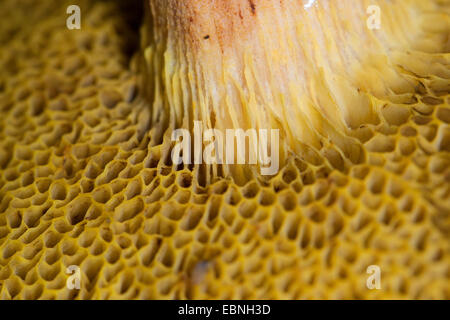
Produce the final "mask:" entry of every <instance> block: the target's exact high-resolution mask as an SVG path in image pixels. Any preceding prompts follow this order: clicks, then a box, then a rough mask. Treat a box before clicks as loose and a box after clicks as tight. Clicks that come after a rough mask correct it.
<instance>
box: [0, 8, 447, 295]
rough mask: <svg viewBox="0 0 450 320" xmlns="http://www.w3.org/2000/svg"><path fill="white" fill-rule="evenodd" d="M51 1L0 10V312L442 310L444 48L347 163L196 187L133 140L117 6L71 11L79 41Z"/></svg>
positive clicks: (136, 114)
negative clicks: (145, 303) (225, 303)
mask: <svg viewBox="0 0 450 320" xmlns="http://www.w3.org/2000/svg"><path fill="white" fill-rule="evenodd" d="M71 2H73V1H71ZM67 5H68V2H65V1H58V2H52V3H51V2H50V1H44V2H43V1H31V0H19V1H17V0H14V1H13V0H11V1H10V0H4V1H2V2H1V3H0V44H1V46H0V115H1V117H0V299H312V298H314V299H366V298H374V299H389V298H394V299H450V183H449V182H450V94H449V92H450V56H449V53H448V50H447V51H446V52H442V53H423V61H432V62H433V66H434V68H435V69H436V70H438V71H437V72H434V73H433V75H429V74H428V73H427V72H426V69H425V71H422V72H421V70H419V69H420V67H419V66H416V67H417V68H416V69H417V70H413V71H414V72H413V71H412V70H404V71H403V72H404V74H405V76H408V77H411V78H412V79H414V81H415V82H416V83H417V87H415V88H414V90H413V91H411V92H406V93H402V94H399V95H392V97H390V100H386V101H385V102H384V107H383V108H382V110H381V112H380V114H379V119H378V120H379V121H377V122H376V123H373V124H368V125H364V126H362V127H361V128H359V129H358V130H357V131H355V132H356V133H355V138H356V139H358V141H359V143H360V144H361V145H362V146H363V148H362V150H363V153H364V157H362V159H363V160H362V161H361V162H360V163H359V164H351V165H350V163H349V162H348V161H349V160H348V159H346V157H345V156H344V155H343V152H342V150H340V149H339V148H338V147H337V146H324V149H323V150H322V151H323V155H326V156H320V157H314V158H313V160H314V161H312V160H310V159H308V160H305V159H303V158H300V157H292V158H290V159H288V160H287V162H286V164H285V166H284V167H283V168H282V170H280V172H279V174H278V175H277V176H275V177H273V178H271V179H269V180H267V179H258V178H252V179H250V180H249V181H248V182H246V183H245V184H243V185H240V184H236V183H234V182H233V179H231V178H220V177H218V178H217V179H215V180H214V181H213V182H212V183H210V184H205V183H204V182H203V181H201V178H200V177H201V172H200V171H201V168H199V167H197V166H178V167H177V166H174V165H172V164H171V162H170V147H171V143H170V141H168V140H167V137H166V136H165V135H164V132H162V131H161V129H160V128H159V127H158V126H152V127H151V128H148V123H147V122H146V121H145V119H144V118H145V117H144V116H143V115H145V114H146V112H148V110H147V109H146V102H145V99H144V97H143V95H141V92H142V88H141V82H140V81H139V72H138V68H137V67H136V65H137V60H138V59H134V58H133V55H132V52H133V48H135V47H136V43H137V41H138V39H137V38H136V37H135V33H136V31H135V30H132V28H131V27H130V23H129V21H128V20H127V19H126V18H125V17H124V15H123V10H121V9H120V5H119V4H118V2H114V1H104V2H103V1H84V2H80V6H81V7H82V12H83V21H84V22H83V28H82V30H67V28H66V27H65V19H66V17H67V15H66V14H65V9H66V7H67ZM442 5H443V8H444V9H445V10H446V12H449V4H448V2H445V1H442ZM25 20H26V21H27V23H26V24H24V23H23V21H25ZM447 36H448V34H447ZM447 49H450V48H447ZM71 265H76V266H79V267H80V270H81V288H80V289H79V290H73V289H72V290H71V289H69V288H68V287H67V286H66V281H67V279H68V277H69V275H68V274H67V272H66V269H67V268H68V267H69V266H71ZM370 265H379V266H380V268H381V270H382V289H381V290H369V289H368V288H367V286H366V280H367V277H368V274H367V273H366V269H367V267H368V266H370Z"/></svg>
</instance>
